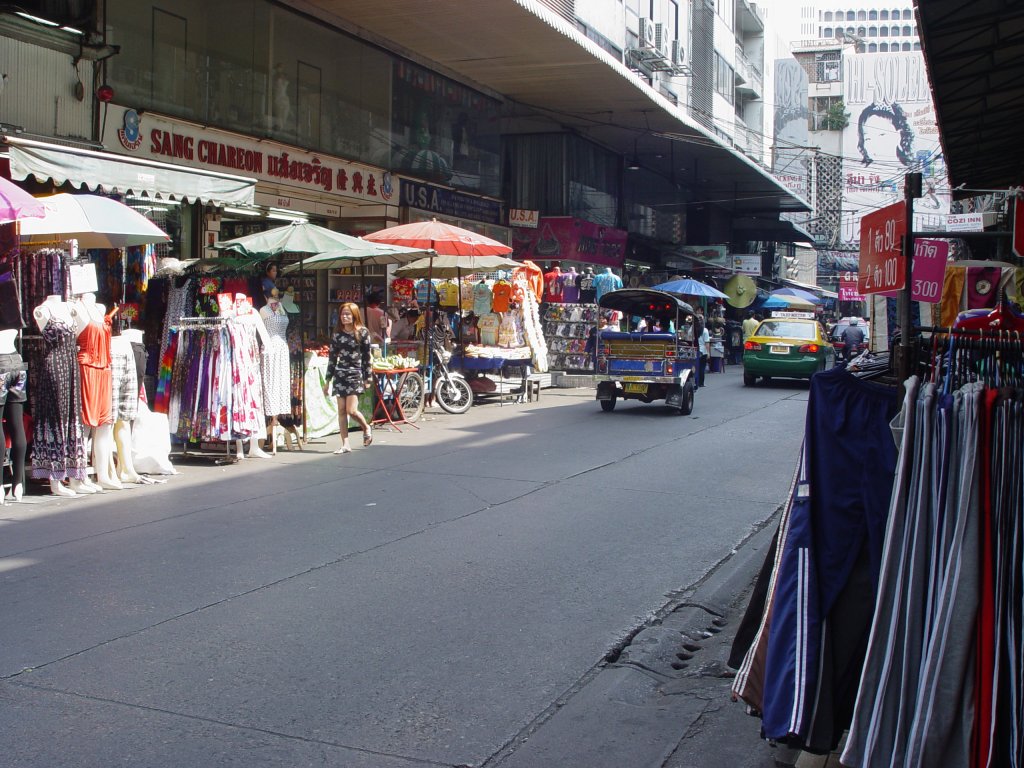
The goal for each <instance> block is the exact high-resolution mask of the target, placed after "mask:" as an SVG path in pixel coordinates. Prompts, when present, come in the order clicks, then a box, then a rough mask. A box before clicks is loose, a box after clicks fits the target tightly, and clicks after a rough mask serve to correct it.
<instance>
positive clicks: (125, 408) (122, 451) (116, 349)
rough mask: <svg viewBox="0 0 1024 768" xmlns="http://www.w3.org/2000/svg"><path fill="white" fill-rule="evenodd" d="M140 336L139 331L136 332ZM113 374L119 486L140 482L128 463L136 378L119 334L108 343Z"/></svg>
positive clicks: (124, 339) (124, 340) (128, 348)
mask: <svg viewBox="0 0 1024 768" xmlns="http://www.w3.org/2000/svg"><path fill="white" fill-rule="evenodd" d="M139 335H140V336H141V331H140V332H139ZM110 356H111V364H112V367H113V371H114V444H115V445H116V446H117V469H116V472H117V478H118V479H119V480H120V481H121V482H122V483H139V482H142V479H141V478H140V477H139V473H138V472H136V471H135V465H134V464H133V462H132V422H133V421H134V420H135V416H136V415H137V414H138V412H139V379H138V373H137V371H136V368H135V352H134V350H133V349H132V342H131V340H130V338H129V337H127V336H125V334H124V333H122V334H121V335H120V336H115V337H114V338H112V339H111V340H110Z"/></svg>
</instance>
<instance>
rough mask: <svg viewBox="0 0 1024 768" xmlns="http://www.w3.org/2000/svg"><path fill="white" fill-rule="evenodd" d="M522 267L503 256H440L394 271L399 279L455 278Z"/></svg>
mask: <svg viewBox="0 0 1024 768" xmlns="http://www.w3.org/2000/svg"><path fill="white" fill-rule="evenodd" d="M521 266H523V265H522V264H521V263H520V262H518V261H513V260H512V259H506V258H505V257H504V256H449V255H446V254H441V255H438V256H434V257H433V258H426V259H419V260H418V261H414V262H412V263H411V264H406V265H405V266H404V267H399V268H398V269H396V270H395V274H396V275H398V276H399V277H457V276H459V275H462V274H466V275H470V274H472V273H474V272H494V271H495V270H498V269H505V270H512V269H515V268H516V267H521Z"/></svg>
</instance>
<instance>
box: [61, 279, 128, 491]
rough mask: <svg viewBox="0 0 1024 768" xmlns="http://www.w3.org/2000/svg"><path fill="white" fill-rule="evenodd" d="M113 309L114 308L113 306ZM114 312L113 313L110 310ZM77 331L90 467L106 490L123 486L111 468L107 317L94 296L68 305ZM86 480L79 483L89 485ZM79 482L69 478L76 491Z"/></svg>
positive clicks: (99, 483) (83, 297)
mask: <svg viewBox="0 0 1024 768" xmlns="http://www.w3.org/2000/svg"><path fill="white" fill-rule="evenodd" d="M115 312H116V308H115ZM111 314H113V313H111ZM71 316H72V317H73V318H74V319H75V328H76V331H77V333H78V367H79V373H80V375H81V381H82V423H83V424H85V426H86V429H87V430H89V431H91V433H92V466H93V470H94V471H95V472H96V480H97V482H96V485H98V486H99V487H100V488H105V489H108V490H121V489H122V488H124V486H123V485H121V481H120V480H118V478H117V474H116V472H115V469H114V418H113V416H114V415H113V413H112V408H113V386H114V374H113V370H112V369H111V357H110V333H111V331H110V317H108V316H107V315H106V308H105V307H104V306H103V305H102V304H98V303H96V295H95V294H93V293H86V294H84V295H83V296H82V297H81V298H80V299H79V300H78V301H77V302H76V303H74V304H73V305H72V307H71ZM88 484H89V483H88V480H84V481H82V483H81V485H84V486H86V489H88V488H87V486H88ZM78 485H79V483H76V482H75V480H72V481H71V488H72V489H73V490H75V491H78V490H79V488H78Z"/></svg>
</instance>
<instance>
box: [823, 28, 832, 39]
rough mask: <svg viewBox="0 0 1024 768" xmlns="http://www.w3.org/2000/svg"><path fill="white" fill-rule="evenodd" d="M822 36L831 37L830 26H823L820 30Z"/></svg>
mask: <svg viewBox="0 0 1024 768" xmlns="http://www.w3.org/2000/svg"><path fill="white" fill-rule="evenodd" d="M821 36H822V37H832V27H825V29H823V30H822V32H821Z"/></svg>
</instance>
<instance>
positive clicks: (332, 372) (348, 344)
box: [324, 302, 373, 453]
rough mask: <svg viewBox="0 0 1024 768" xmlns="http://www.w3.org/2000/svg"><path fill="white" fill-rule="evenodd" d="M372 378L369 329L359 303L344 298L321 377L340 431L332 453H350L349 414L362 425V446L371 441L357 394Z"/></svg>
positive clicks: (361, 391) (360, 392)
mask: <svg viewBox="0 0 1024 768" xmlns="http://www.w3.org/2000/svg"><path fill="white" fill-rule="evenodd" d="M372 381H373V371H372V370H371V369H370V332H369V331H368V330H367V328H366V326H365V325H363V318H362V315H361V314H360V312H359V307H358V306H357V305H355V304H353V303H351V302H346V303H345V304H342V305H341V306H339V307H338V322H337V324H336V325H335V326H334V334H333V336H331V348H330V354H329V355H328V358H327V377H326V379H325V380H324V395H327V394H328V387H330V393H331V394H333V395H334V397H336V398H337V399H338V429H339V431H340V432H341V448H339V449H338V450H336V451H335V453H351V452H352V448H351V447H350V446H349V442H348V420H349V418H350V417H351V418H352V419H355V421H357V422H358V423H359V426H361V427H362V429H363V446H364V447H367V446H369V445H370V444H371V443H372V442H373V433H372V432H371V431H370V425H369V423H368V422H367V421H366V417H365V416H363V414H361V413H360V412H359V395H361V394H362V393H363V392H364V391H365V390H366V389H367V388H369V386H370V385H371V384H372Z"/></svg>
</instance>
